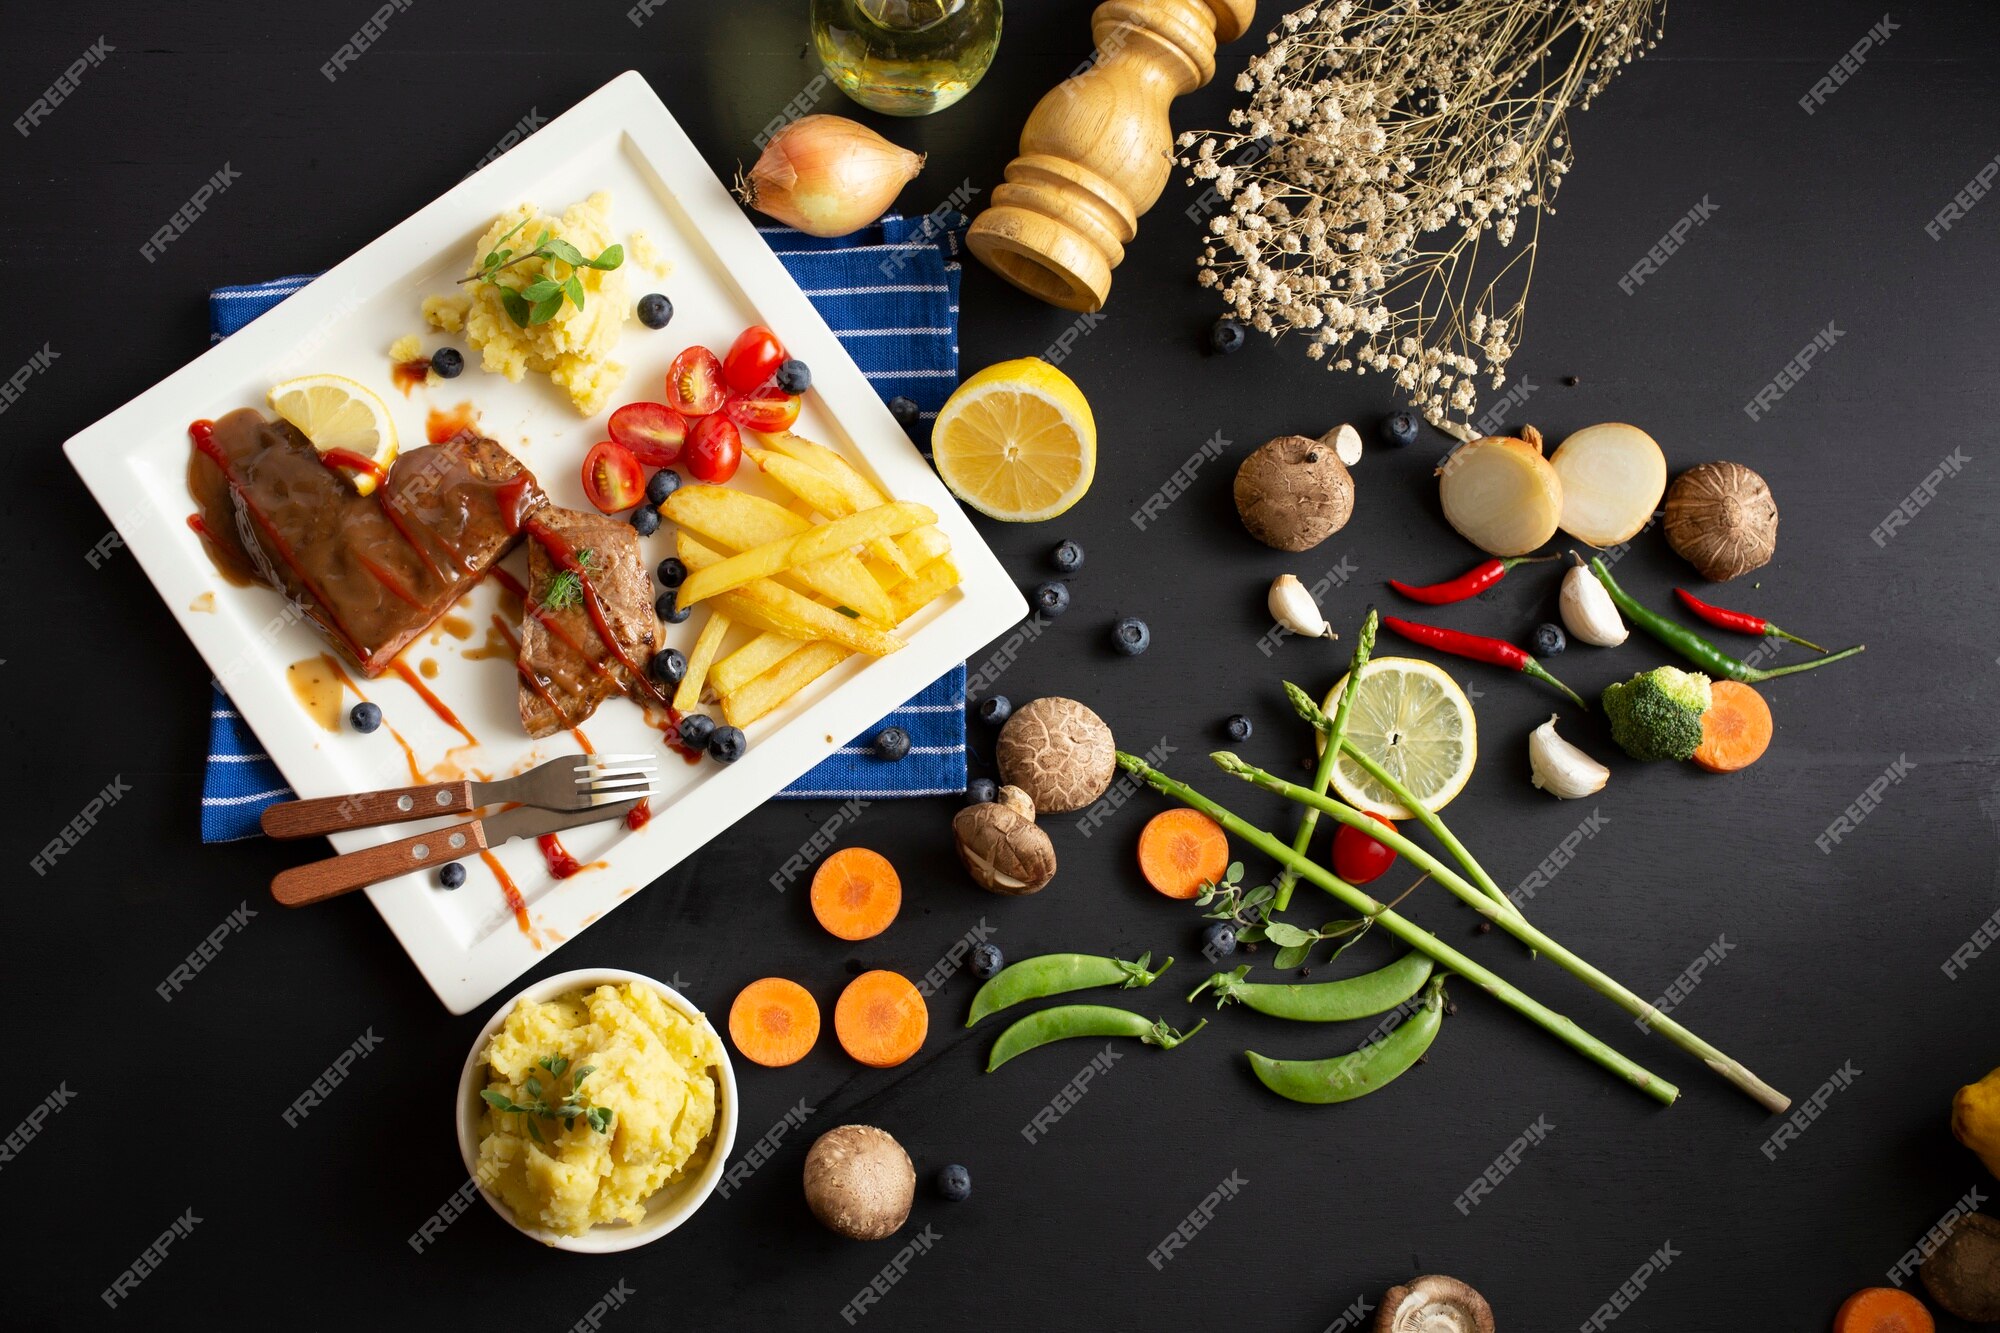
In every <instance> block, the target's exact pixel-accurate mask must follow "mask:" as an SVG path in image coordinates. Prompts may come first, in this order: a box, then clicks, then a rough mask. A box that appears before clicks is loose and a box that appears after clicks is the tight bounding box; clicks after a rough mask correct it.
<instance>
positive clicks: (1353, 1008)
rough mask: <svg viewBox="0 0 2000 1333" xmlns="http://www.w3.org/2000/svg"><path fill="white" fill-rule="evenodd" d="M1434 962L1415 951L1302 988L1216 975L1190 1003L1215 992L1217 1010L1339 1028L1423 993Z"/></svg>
mask: <svg viewBox="0 0 2000 1333" xmlns="http://www.w3.org/2000/svg"><path fill="white" fill-rule="evenodd" d="M1432 966H1433V964H1432V962H1431V960H1430V959H1429V958H1428V957H1427V956H1425V955H1424V954H1421V953H1418V952H1417V951H1416V950H1414V949H1412V950H1411V951H1410V952H1408V953H1406V954H1404V955H1403V956H1402V957H1401V958H1398V959H1397V960H1396V961H1395V962H1393V963H1391V964H1389V965H1388V966H1387V967H1384V968H1379V969H1377V970H1376V971H1373V972H1364V973H1363V974H1362V975H1360V976H1358V977H1345V978H1343V979H1341V980H1339V981H1315V982H1311V983H1309V984H1304V985H1284V984H1280V983H1276V982H1261V981H1245V980H1244V979H1243V978H1244V975H1245V974H1246V973H1248V972H1249V971H1250V969H1249V968H1248V967H1247V966H1246V967H1239V968H1237V969H1236V970H1235V971H1234V972H1218V973H1216V974H1215V975H1214V976H1212V977H1210V978H1209V979H1208V980H1207V981H1204V982H1202V983H1201V985H1199V986H1197V987H1195V989H1194V994H1193V995H1190V996H1188V1003H1190V1004H1192V1003H1194V1000H1195V997H1196V996H1199V995H1200V994H1201V993H1202V992H1203V991H1213V992H1214V994H1215V1006H1216V1008H1218V1009H1220V1008H1221V1007H1222V1006H1223V1005H1225V1004H1228V1003H1229V1002H1230V1001H1232V1000H1234V1001H1235V1002H1236V1003H1238V1004H1240V1005H1242V1006H1243V1007H1244V1008H1246V1009H1255V1010H1256V1011H1257V1012H1258V1013H1260V1014H1269V1015H1270V1016H1271V1017H1273V1018H1290V1019H1296V1020H1297V1021H1299V1022H1302V1023H1339V1022H1343V1021H1345V1020H1347V1019H1350V1018H1369V1017H1372V1016H1373V1015H1375V1014H1386V1013H1388V1012H1389V1011H1390V1010H1391V1009H1394V1008H1395V1007H1396V1006H1397V1005H1399V1004H1401V1003H1402V1002H1403V1001H1405V1000H1407V999H1409V998H1410V997H1411V996H1412V995H1415V994H1416V993H1417V992H1418V991H1420V990H1422V989H1423V986H1424V983H1425V982H1426V981H1429V980H1430V979H1431V968H1432Z"/></svg>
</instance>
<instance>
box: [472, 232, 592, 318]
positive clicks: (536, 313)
mask: <svg viewBox="0 0 2000 1333" xmlns="http://www.w3.org/2000/svg"><path fill="white" fill-rule="evenodd" d="M527 225H528V219H526V218H522V219H521V220H520V221H519V222H517V223H515V224H514V225H513V226H512V227H511V228H509V229H508V231H507V234H506V235H504V236H502V237H501V238H500V239H499V240H497V241H495V242H494V243H493V248H492V249H491V250H488V251H487V252H486V253H485V254H484V255H482V256H480V259H479V272H477V273H475V274H473V275H472V276H471V277H469V278H460V279H459V281H460V282H476V283H480V284H482V285H486V286H491V287H493V288H495V289H496V290H497V291H498V292H499V293H500V304H501V306H502V307H503V308H504V309H505V310H506V311H507V317H508V318H509V319H511V320H513V321H514V323H515V324H516V325H518V326H519V327H521V328H524V329H525V328H532V327H533V326H534V325H536V324H546V323H548V322H549V321H550V320H552V319H554V318H555V317H556V314H557V312H558V311H560V310H561V309H562V308H563V302H564V301H568V302H569V303H570V304H571V305H573V306H575V307H576V308H577V309H578V310H581V309H583V295H584V293H583V282H582V280H581V279H580V278H578V277H577V270H578V269H585V268H594V269H598V270H601V271H603V272H606V273H609V272H610V271H611V270H613V269H615V268H617V267H618V266H619V265H620V264H623V263H624V262H625V247H624V246H622V245H607V246H605V247H604V249H603V250H601V251H599V252H598V254H597V257H596V258H595V259H592V258H589V257H588V256H586V255H585V254H584V253H583V252H582V251H581V250H579V249H577V248H576V247H575V246H574V245H571V244H570V243H569V242H568V241H565V240H564V239H563V238H562V237H560V236H557V235H555V234H554V233H553V232H551V231H549V230H548V228H546V227H544V228H543V229H542V233H541V235H539V236H537V237H536V238H535V245H534V248H533V249H531V250H528V251H526V252H524V253H516V251H515V249H514V248H513V247H512V246H510V245H508V244H507V242H508V241H510V240H512V239H514V233H515V232H518V231H520V230H521V228H523V227H525V226H527ZM530 259H540V260H544V261H548V260H560V261H561V262H562V263H565V264H567V265H569V268H570V272H569V276H568V277H566V278H562V279H556V278H552V277H547V276H544V277H541V278H537V279H536V280H535V281H533V282H531V283H529V284H528V285H527V286H525V287H509V286H508V285H507V284H506V283H504V282H501V281H500V277H499V275H500V274H502V273H505V272H506V271H507V270H508V269H510V268H513V267H514V266H515V265H516V264H525V263H527V262H528V261H529V260H530ZM546 272H547V270H546V269H544V273H545V274H546Z"/></svg>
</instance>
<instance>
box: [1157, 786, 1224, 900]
mask: <svg viewBox="0 0 2000 1333" xmlns="http://www.w3.org/2000/svg"><path fill="white" fill-rule="evenodd" d="M1227 869H1229V837H1228V835H1227V834H1225V833H1224V832H1223V831H1222V825H1220V824H1218V823H1216V822H1215V821H1214V820H1213V819H1210V818H1209V817H1208V816H1207V815H1205V814H1203V813H1202V812H1201V811H1199V810H1189V809H1186V808H1185V807H1183V808H1180V809H1175V810H1162V811H1161V812H1160V813H1159V814H1157V815H1154V816H1153V817H1152V818H1151V819H1150V820H1148V821H1146V827H1145V830H1144V831H1143V832H1141V833H1140V834H1139V870H1140V872H1141V873H1142V874H1144V875H1145V877H1146V882H1147V883H1148V884H1150V885H1152V886H1153V887H1154V888H1156V889H1158V890H1159V891H1160V892H1161V893H1164V894H1166V895H1167V897H1169V898H1192V897H1194V896H1195V895H1196V894H1198V893H1200V892H1201V886H1202V885H1204V884H1207V883H1209V882H1211V881H1213V880H1218V879H1221V878H1222V874H1223V872H1224V871H1225V870H1227Z"/></svg>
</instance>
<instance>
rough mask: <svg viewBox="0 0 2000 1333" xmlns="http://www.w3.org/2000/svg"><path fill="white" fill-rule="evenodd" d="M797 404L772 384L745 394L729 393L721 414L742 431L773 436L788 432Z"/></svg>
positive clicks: (794, 396)
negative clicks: (759, 431) (757, 431)
mask: <svg viewBox="0 0 2000 1333" xmlns="http://www.w3.org/2000/svg"><path fill="white" fill-rule="evenodd" d="M800 402H801V399H800V398H799V396H798V395H797V394H795V393H786V392H785V391H784V390H783V389H780V388H779V387H777V386H776V385H775V384H773V385H767V386H766V387H764V388H762V389H753V390H751V391H750V392H749V393H745V394H732V395H731V396H730V399H729V401H728V403H726V404H724V406H723V409H722V414H723V415H724V416H726V417H728V418H729V419H730V420H731V421H733V422H735V423H736V424H737V425H739V426H742V427H744V428H745V429H746V430H761V431H763V432H765V433H766V434H776V433H777V432H779V431H786V430H790V429H791V428H792V423H794V422H796V421H797V420H798V419H799V405H800Z"/></svg>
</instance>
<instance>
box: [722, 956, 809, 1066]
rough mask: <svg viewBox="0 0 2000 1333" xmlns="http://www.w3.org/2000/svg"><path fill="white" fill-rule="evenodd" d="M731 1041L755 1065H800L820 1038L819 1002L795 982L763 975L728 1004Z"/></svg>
mask: <svg viewBox="0 0 2000 1333" xmlns="http://www.w3.org/2000/svg"><path fill="white" fill-rule="evenodd" d="M729 1040H730V1041H732V1042H734V1043H735V1044H736V1053H737V1054H738V1055H741V1056H742V1057H743V1058H744V1059H745V1060H749V1061H751V1062H752V1063H754V1064H760V1065H769V1066H770V1067H771V1068H773V1069H776V1068H778V1067H780V1066H782V1065H790V1064H797V1063H798V1062H799V1061H801V1060H803V1059H805V1057H806V1052H807V1051H810V1050H811V1049H812V1048H813V1043H814V1042H816V1041H818V1040H819V1002H818V1001H817V1000H815V999H813V997H812V992H811V991H809V990H807V989H806V988H805V987H804V986H801V985H800V984H799V983H798V982H796V981H787V980H785V979H784V978H783V977H764V978H762V979H761V980H758V981H753V982H751V983H750V984H749V985H747V986H745V987H744V988H743V989H742V990H740V991H738V992H737V993H736V1002H735V1003H734V1004H731V1005H730V1006H729Z"/></svg>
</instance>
